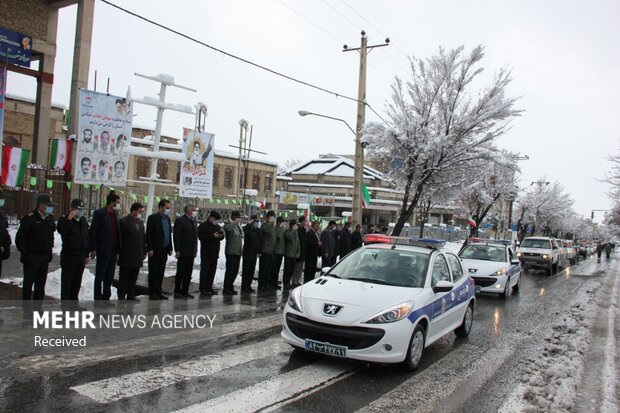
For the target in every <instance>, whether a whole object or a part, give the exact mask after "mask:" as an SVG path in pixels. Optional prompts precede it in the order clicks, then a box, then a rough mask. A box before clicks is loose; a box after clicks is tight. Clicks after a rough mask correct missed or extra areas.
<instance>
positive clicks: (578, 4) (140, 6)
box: [7, 0, 620, 216]
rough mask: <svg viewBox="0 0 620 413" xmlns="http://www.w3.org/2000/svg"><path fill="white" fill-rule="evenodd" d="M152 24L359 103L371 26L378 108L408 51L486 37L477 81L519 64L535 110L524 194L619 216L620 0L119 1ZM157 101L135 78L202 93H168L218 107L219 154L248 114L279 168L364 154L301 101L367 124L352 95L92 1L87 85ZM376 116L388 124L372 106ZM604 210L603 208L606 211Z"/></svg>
mask: <svg viewBox="0 0 620 413" xmlns="http://www.w3.org/2000/svg"><path fill="white" fill-rule="evenodd" d="M113 1H114V2H115V3H116V4H119V5H121V6H123V7H126V8H128V9H130V10H132V11H134V12H136V13H139V14H141V15H143V16H145V17H148V18H150V19H153V20H155V21H157V22H160V23H162V24H165V25H167V26H170V27H171V28H174V29H176V30H178V31H181V32H184V33H186V34H188V35H191V36H194V37H196V38H197V39H199V40H201V41H203V42H205V43H208V44H210V45H212V46H215V47H217V48H220V49H223V50H225V51H227V52H230V53H233V54H236V55H238V56H240V57H243V58H245V59H248V60H252V61H254V62H256V63H258V64H261V65H264V66H268V67H269V68H271V69H274V70H277V71H279V72H282V73H284V74H286V75H289V76H292V77H295V78H298V79H300V80H303V81H306V82H309V83H312V84H315V85H317V86H320V87H322V88H325V89H329V90H332V91H334V92H337V93H340V94H342V95H346V96H351V97H356V96H357V83H358V64H359V54H358V53H356V52H348V53H343V52H342V46H343V44H345V43H346V44H348V45H349V46H350V47H358V46H359V43H360V31H361V30H362V29H363V30H365V31H366V33H367V34H368V37H369V44H371V45H372V44H377V43H383V40H384V38H385V37H386V36H389V38H390V40H391V43H390V46H389V47H384V48H378V49H375V50H374V51H372V52H371V53H370V54H369V57H368V62H369V71H368V91H367V101H368V103H369V104H370V105H371V106H372V107H373V108H374V109H375V110H376V111H377V112H379V113H380V114H381V115H383V113H384V108H385V104H386V102H387V101H388V100H389V98H390V90H389V89H390V85H391V84H392V82H393V77H394V76H400V77H403V78H405V79H406V78H407V77H408V71H407V67H408V59H407V56H410V55H415V56H418V57H428V56H431V55H433V54H435V53H436V52H437V49H438V48H439V47H444V48H446V49H451V48H455V47H458V46H459V45H464V46H465V47H466V48H467V49H468V50H469V49H471V48H472V47H473V46H475V45H477V44H482V45H484V46H485V53H486V56H485V58H484V60H483V62H482V65H483V67H484V68H485V72H484V73H483V75H482V76H481V83H480V84H481V85H484V84H486V83H488V82H487V81H488V80H489V79H490V78H491V77H492V76H493V74H494V73H495V72H496V71H497V69H499V68H501V67H510V68H511V69H512V74H513V78H514V81H513V83H512V84H511V85H510V87H509V90H508V92H509V94H510V95H511V96H519V97H521V98H520V100H519V103H518V105H517V107H518V108H519V109H522V110H524V113H523V115H522V116H521V117H519V118H516V119H515V120H514V121H513V122H512V129H511V130H510V131H509V132H508V133H507V134H506V135H505V136H504V137H503V138H502V139H501V140H500V141H499V145H500V146H501V147H504V148H506V149H509V150H511V151H514V152H519V153H520V154H522V155H528V156H529V157H530V160H529V161H522V162H520V166H521V168H522V174H521V180H520V181H521V182H520V183H521V187H523V188H525V187H529V186H530V183H531V182H532V181H538V180H541V179H544V180H547V181H558V182H560V183H561V184H562V185H563V186H564V187H565V188H566V191H567V192H568V193H569V194H570V195H571V196H572V198H573V199H574V200H575V209H576V211H577V212H578V213H580V214H583V215H587V216H589V215H590V211H591V210H592V209H608V208H609V207H610V200H609V199H608V198H607V196H606V195H605V193H606V191H607V190H608V188H607V185H605V184H603V183H600V182H598V181H597V179H601V178H603V177H604V176H605V174H606V173H607V170H608V168H609V166H610V165H609V163H608V162H606V158H607V157H608V156H609V155H611V154H614V153H617V152H618V149H619V145H618V143H619V142H618V138H619V137H620V134H619V130H618V122H617V118H618V117H617V114H618V113H620V104H619V103H618V98H617V95H618V92H619V91H620V80H619V79H620V77H619V73H620V54H619V53H618V48H617V43H618V39H620V25H619V24H618V17H619V16H620V2H618V1H616V0H607V1H599V0H593V1H566V0H556V1H548V0H545V1H537V0H527V1H524V0H519V1H516V0H515V1H496V0H495V1H494V0H488V1H483V0H475V1H472V0H469V1H462V0H451V1H432V2H431V1H421V0H415V1H411V0H402V1H377V0H375V1H370V0H344V1H343V0H313V1H309V0H305V1H300V0H262V1H256V0H226V1H198V0H194V1H190V0H186V1H182V2H181V1H174V2H172V1H163V0H132V1H126V0H125V1H122V0H113ZM75 14H76V7H75V6H74V7H69V8H66V9H63V10H62V11H61V14H60V22H59V35H58V55H57V58H56V67H55V85H54V91H53V101H54V102H55V103H61V104H64V105H66V106H68V105H69V86H70V80H71V58H72V53H73V43H72V42H73V38H74V31H75ZM95 70H97V73H98V75H97V76H98V82H97V90H99V91H105V88H106V82H107V78H110V93H111V94H116V95H124V94H125V92H126V90H127V87H128V86H131V90H132V95H133V97H144V96H152V97H155V96H156V93H157V92H158V90H159V85H158V84H156V83H154V82H151V81H148V80H144V79H140V78H137V77H135V76H134V73H135V72H138V73H142V74H152V75H155V74H158V73H165V74H170V75H173V76H174V77H175V79H176V82H177V83H179V84H181V85H184V86H188V87H191V88H194V89H196V90H197V91H198V93H195V94H194V93H191V92H187V91H183V90H178V89H177V90H172V89H171V90H170V91H169V92H168V94H167V97H168V98H169V99H168V100H169V101H171V102H173V103H182V104H188V105H193V104H195V103H196V102H198V101H201V102H204V103H206V104H207V105H208V108H209V117H208V119H207V130H208V131H209V132H212V133H215V134H216V147H217V148H218V149H220V150H234V149H232V148H229V147H228V145H231V144H232V145H236V144H237V143H238V139H239V120H240V119H241V118H245V119H247V120H248V121H249V122H250V124H252V125H253V127H254V132H253V142H252V146H253V148H255V149H257V150H261V151H264V152H267V153H268V158H269V159H272V160H276V161H278V162H282V163H283V162H285V161H286V160H288V159H292V158H299V159H309V158H313V157H316V156H317V155H318V154H319V153H328V152H332V153H339V154H345V153H352V152H353V151H354V142H353V139H354V136H353V134H352V133H351V131H350V130H349V129H347V127H346V126H345V125H344V124H342V123H340V122H335V121H331V120H327V119H323V118H319V117H303V118H302V117H300V116H299V115H298V114H297V111H298V110H300V109H303V110H308V111H312V112H317V113H321V114H324V115H328V116H333V117H337V118H342V119H344V120H346V121H347V122H348V123H349V124H350V125H351V126H352V127H353V128H354V127H355V115H356V104H355V103H354V102H351V101H348V100H346V99H343V98H338V97H334V96H332V95H329V94H326V93H323V92H319V91H317V90H313V89H311V88H308V87H305V86H301V85H298V84H295V83H293V82H291V81H288V80H285V79H283V78H279V77H277V76H274V75H273V74H270V73H267V72H264V71H261V70H259V69H256V68H254V67H252V66H249V65H247V64H245V63H242V62H239V61H237V60H234V59H232V58H229V57H226V56H224V55H222V54H221V53H218V52H214V51H212V50H210V49H208V48H205V47H204V46H200V45H197V44H195V43H192V42H190V41H188V40H185V39H183V38H180V37H179V36H177V35H174V34H172V33H169V32H166V31H164V30H162V29H160V28H156V27H154V26H152V25H149V24H148V23H146V22H143V21H140V20H138V19H136V18H135V17H132V16H130V15H127V14H125V13H123V12H121V11H119V10H116V9H114V8H112V7H111V6H109V5H107V4H105V3H102V2H100V1H97V2H96V8H95V25H94V33H93V44H92V57H91V71H90V73H91V74H90V80H89V88H90V89H93V88H94V71H95ZM7 88H8V93H13V94H17V95H22V96H27V97H31V98H34V95H35V84H34V82H33V81H32V80H31V79H28V78H25V77H23V76H21V75H16V74H14V73H10V75H9V80H8V84H7ZM134 112H135V113H137V114H138V116H136V117H135V118H134V119H135V120H134V125H136V126H144V127H151V128H154V127H155V126H154V125H155V111H154V110H153V109H150V108H148V107H145V106H142V105H136V107H135V108H134ZM366 119H367V120H379V119H378V118H377V117H376V116H375V115H374V114H373V113H372V112H371V111H367V113H366ZM193 125H194V119H193V118H192V117H191V116H188V115H182V114H176V113H172V112H166V114H165V115H164V127H163V129H164V130H163V132H164V133H165V134H168V135H175V136H179V137H180V135H181V131H182V127H184V126H185V127H193ZM597 214H602V213H597Z"/></svg>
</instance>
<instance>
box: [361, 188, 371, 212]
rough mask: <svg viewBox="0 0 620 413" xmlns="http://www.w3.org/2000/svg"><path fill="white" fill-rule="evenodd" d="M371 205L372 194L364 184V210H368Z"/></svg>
mask: <svg viewBox="0 0 620 413" xmlns="http://www.w3.org/2000/svg"><path fill="white" fill-rule="evenodd" d="M368 205H370V192H368V187H367V186H366V184H362V208H364V209H366V208H368Z"/></svg>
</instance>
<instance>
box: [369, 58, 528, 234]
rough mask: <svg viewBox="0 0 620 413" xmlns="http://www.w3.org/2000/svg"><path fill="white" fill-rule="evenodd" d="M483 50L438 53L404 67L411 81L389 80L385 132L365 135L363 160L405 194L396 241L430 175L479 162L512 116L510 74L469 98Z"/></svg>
mask: <svg viewBox="0 0 620 413" xmlns="http://www.w3.org/2000/svg"><path fill="white" fill-rule="evenodd" d="M483 57H484V53H483V47H482V46H478V47H476V48H474V49H473V50H472V51H471V52H470V53H468V54H466V53H464V49H463V47H459V48H457V49H454V50H451V51H445V50H443V49H439V53H438V54H437V55H435V56H433V57H431V58H428V59H421V58H416V57H412V58H411V59H410V68H411V78H410V80H409V81H408V82H404V81H403V80H402V79H400V78H396V79H395V81H394V84H393V85H392V101H391V103H390V104H389V105H388V107H387V115H388V124H387V125H383V124H378V123H374V122H369V123H367V124H366V126H365V128H364V139H365V140H366V141H367V142H368V144H369V145H368V147H367V151H368V155H369V157H371V158H374V159H376V160H378V161H380V162H385V163H386V164H389V163H390V162H393V161H397V163H398V164H399V167H398V168H392V169H391V170H390V171H389V176H390V177H391V179H392V180H393V181H394V182H395V183H396V185H397V186H398V187H399V188H401V189H402V190H403V191H404V195H403V198H402V203H401V206H400V211H399V217H398V220H397V222H396V225H395V227H394V232H393V233H394V234H400V231H401V230H402V228H403V226H404V224H405V223H406V222H408V221H409V220H410V218H411V215H412V214H413V212H414V210H415V208H416V207H417V206H418V203H419V202H420V198H421V196H422V194H423V193H424V189H425V187H426V186H427V185H428V184H429V183H430V182H431V180H432V178H433V176H435V175H436V174H438V173H440V172H443V171H446V170H449V169H452V168H455V167H458V166H459V165H461V166H462V165H463V164H467V163H469V162H472V161H474V160H477V159H480V158H481V157H484V156H485V155H486V154H487V153H488V150H489V147H490V145H491V144H492V143H493V141H494V140H495V139H496V138H497V137H499V136H500V135H502V134H503V133H504V132H505V130H506V128H507V124H508V122H509V121H510V119H512V118H513V117H514V116H516V115H518V114H519V111H518V110H516V109H514V103H515V99H512V98H508V97H506V87H507V86H508V84H509V83H510V81H511V78H510V72H509V71H507V70H506V69H502V70H500V71H499V72H498V73H497V75H496V76H495V78H494V80H493V81H492V83H491V84H490V86H488V87H487V88H485V89H483V90H480V91H477V90H473V86H472V82H473V81H474V79H477V76H478V75H479V74H480V73H481V72H482V68H481V67H480V62H481V60H482V58H483Z"/></svg>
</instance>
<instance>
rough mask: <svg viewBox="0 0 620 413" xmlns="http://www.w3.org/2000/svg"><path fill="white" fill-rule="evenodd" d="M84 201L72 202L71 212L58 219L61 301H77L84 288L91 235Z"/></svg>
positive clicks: (75, 200) (76, 200)
mask: <svg viewBox="0 0 620 413" xmlns="http://www.w3.org/2000/svg"><path fill="white" fill-rule="evenodd" d="M84 208H85V206H84V201H82V200H81V199H74V200H73V201H71V210H70V211H69V213H68V214H67V215H63V216H62V217H60V219H58V233H59V234H60V236H61V237H62V250H61V251H60V267H61V268H62V270H61V272H60V299H61V300H77V299H78V296H79V294H80V287H81V286H82V275H83V274H84V267H85V266H86V264H88V261H89V258H88V255H89V253H90V240H89V238H90V235H89V232H88V221H87V220H86V217H85V216H84V211H85V209H84Z"/></svg>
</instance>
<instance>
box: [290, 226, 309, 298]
mask: <svg viewBox="0 0 620 413" xmlns="http://www.w3.org/2000/svg"><path fill="white" fill-rule="evenodd" d="M306 232H307V228H306V217H305V216H303V215H302V216H300V217H299V225H298V226H297V235H298V238H299V257H297V258H296V259H295V268H294V269H293V277H292V278H291V287H292V288H295V287H297V286H299V285H301V274H302V273H303V271H304V263H305V261H306V244H307V243H308V239H307V237H306Z"/></svg>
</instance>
